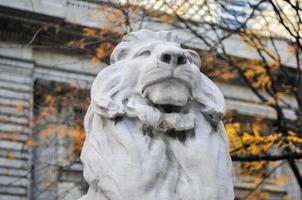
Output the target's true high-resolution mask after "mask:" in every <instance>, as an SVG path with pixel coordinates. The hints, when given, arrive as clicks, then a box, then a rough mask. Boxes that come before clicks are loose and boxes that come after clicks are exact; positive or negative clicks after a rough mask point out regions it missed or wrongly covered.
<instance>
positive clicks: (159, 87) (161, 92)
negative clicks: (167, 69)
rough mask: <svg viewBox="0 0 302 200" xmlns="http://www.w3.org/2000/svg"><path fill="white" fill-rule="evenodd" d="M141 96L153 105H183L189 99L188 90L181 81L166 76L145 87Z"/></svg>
mask: <svg viewBox="0 0 302 200" xmlns="http://www.w3.org/2000/svg"><path fill="white" fill-rule="evenodd" d="M143 97H144V98H146V99H148V100H150V101H151V102H152V103H153V104H155V105H172V106H180V107H183V106H185V105H186V104H187V103H188V101H189V99H190V90H189V88H188V86H187V85H185V84H184V83H183V81H181V80H179V79H176V78H166V79H164V80H161V81H159V82H156V83H154V84H152V85H149V86H148V87H146V88H145V90H144V93H143Z"/></svg>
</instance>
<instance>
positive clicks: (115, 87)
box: [90, 65, 124, 118]
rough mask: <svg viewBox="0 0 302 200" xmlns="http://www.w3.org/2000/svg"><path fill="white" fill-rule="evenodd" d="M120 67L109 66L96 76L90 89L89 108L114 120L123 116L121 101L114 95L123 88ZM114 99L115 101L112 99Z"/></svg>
mask: <svg viewBox="0 0 302 200" xmlns="http://www.w3.org/2000/svg"><path fill="white" fill-rule="evenodd" d="M122 71H123V70H121V68H120V66H118V65H111V66H109V67H107V68H105V69H104V70H102V71H101V72H99V74H98V75H97V77H96V79H95V80H94V82H93V84H92V87H91V95H90V96H91V108H92V109H93V111H95V112H96V113H97V114H100V115H102V116H104V117H108V118H115V117H117V116H120V115H123V114H124V109H123V105H122V102H121V101H122V100H121V101H118V100H117V99H116V94H117V93H118V92H119V91H120V90H121V88H122V87H123V86H122V84H121V81H120V80H121V79H122ZM114 98H115V99H114Z"/></svg>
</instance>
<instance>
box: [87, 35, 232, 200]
mask: <svg viewBox="0 0 302 200" xmlns="http://www.w3.org/2000/svg"><path fill="white" fill-rule="evenodd" d="M200 65H201V60H200V57H199V56H198V54H197V53H196V52H194V51H192V50H189V49H184V48H182V47H181V46H180V44H179V43H178V40H177V38H176V37H175V36H174V35H173V34H172V33H171V32H167V31H160V32H152V31H149V30H140V31H137V32H132V33H129V34H127V35H126V36H125V37H124V38H123V41H122V42H121V43H120V44H119V45H118V46H117V47H116V48H115V50H114V51H113V53H112V55H111V65H110V66H108V67H107V68H106V69H104V70H102V71H101V72H100V73H99V74H98V76H97V77H96V79H95V81H94V83H93V86H92V89H91V105H90V107H89V109H88V111H87V114H86V116H85V131H86V140H85V143H84V147H83V150H82V154H81V160H82V163H83V165H84V178H85V180H86V181H87V182H88V184H89V186H90V187H89V190H88V193H87V194H86V195H85V196H83V197H82V198H81V199H82V200H107V199H109V200H203V199H204V200H222V199H223V200H232V199H234V193H233V183H232V177H231V167H232V163H231V159H230V156H229V149H228V140H227V137H226V134H225V130H224V126H223V123H222V121H221V120H222V118H223V115H224V112H225V102H224V98H223V95H222V94H221V92H220V91H219V89H218V88H217V87H216V85H215V84H214V83H213V82H212V81H211V80H210V79H208V78H207V77H206V76H205V75H203V74H202V73H200V69H199V66H200Z"/></svg>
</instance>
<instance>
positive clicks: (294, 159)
mask: <svg viewBox="0 0 302 200" xmlns="http://www.w3.org/2000/svg"><path fill="white" fill-rule="evenodd" d="M141 28H146V29H150V30H154V31H156V30H172V31H173V32H175V33H176V34H177V35H178V36H179V39H180V41H183V42H182V46H183V47H184V48H190V49H194V50H195V51H197V52H198V53H199V54H200V56H201V59H202V63H203V64H202V66H201V72H202V73H204V74H206V75H207V76H209V77H210V78H211V79H212V80H214V81H215V83H216V84H217V85H218V87H219V88H220V89H221V91H222V93H223V94H224V96H225V98H226V102H227V106H228V112H227V114H226V116H225V119H224V122H225V127H226V130H227V133H228V137H229V141H230V153H231V156H232V160H233V174H234V184H235V192H236V199H237V200H239V199H240V200H258V199H260V200H262V199H263V200H264V199H269V200H289V199H292V200H301V199H302V193H301V191H302V175H301V173H302V168H301V167H302V163H301V158H302V151H301V150H302V149H301V148H302V71H301V70H302V67H301V62H302V60H301V50H302V43H301V42H302V40H301V38H302V31H301V28H302V1H300V0H216V1H215V0H157V1H156V0H149V1H147V0H119V1H118V0H112V1H110V0H107V1H106V0H86V1H83V0H9V1H8V0H0V200H30V199H33V200H48V199H49V200H56V199H58V200H59V199H60V200H61V199H66V200H74V199H77V198H79V197H80V196H82V195H83V194H84V193H86V191H87V188H88V186H87V184H86V183H85V181H84V179H83V176H82V166H81V163H80V160H79V155H80V152H81V148H82V144H83V141H84V139H85V133H84V131H83V118H84V115H85V112H86V110H87V108H88V106H89V101H90V99H89V98H90V97H89V89H90V87H91V83H92V81H93V80H94V78H95V76H96V75H97V73H98V72H99V71H100V70H102V69H104V68H105V67H106V66H108V65H109V56H110V54H111V52H112V50H113V49H114V47H115V45H116V44H117V43H118V42H119V41H120V40H121V38H122V37H123V36H124V35H125V34H126V33H128V32H131V31H135V30H139V29H141Z"/></svg>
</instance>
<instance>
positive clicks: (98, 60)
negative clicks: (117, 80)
mask: <svg viewBox="0 0 302 200" xmlns="http://www.w3.org/2000/svg"><path fill="white" fill-rule="evenodd" d="M90 62H91V63H92V64H93V65H97V64H100V62H101V60H100V59H99V58H98V57H96V56H92V58H91V59H90Z"/></svg>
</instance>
